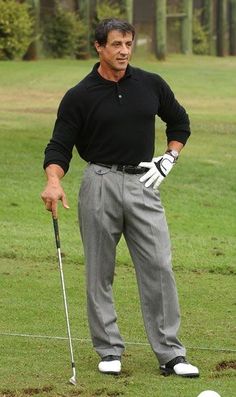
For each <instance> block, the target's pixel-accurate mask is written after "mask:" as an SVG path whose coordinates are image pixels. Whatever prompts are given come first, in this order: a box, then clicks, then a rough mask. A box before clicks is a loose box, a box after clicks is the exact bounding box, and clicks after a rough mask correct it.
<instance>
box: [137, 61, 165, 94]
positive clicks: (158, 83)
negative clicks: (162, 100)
mask: <svg viewBox="0 0 236 397" xmlns="http://www.w3.org/2000/svg"><path fill="white" fill-rule="evenodd" d="M130 70H131V72H132V75H133V77H134V78H135V79H137V80H139V81H140V82H141V83H143V84H148V85H151V86H152V87H155V88H156V89H159V90H162V89H164V90H165V89H169V85H168V83H167V82H166V81H165V80H164V79H163V78H162V77H161V76H160V75H159V74H157V73H153V72H149V71H146V70H143V69H141V68H137V67H133V66H131V67H130Z"/></svg>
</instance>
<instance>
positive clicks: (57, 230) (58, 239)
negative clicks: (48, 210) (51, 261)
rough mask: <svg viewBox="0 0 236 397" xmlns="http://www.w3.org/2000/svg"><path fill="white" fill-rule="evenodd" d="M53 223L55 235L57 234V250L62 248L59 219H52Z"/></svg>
mask: <svg viewBox="0 0 236 397" xmlns="http://www.w3.org/2000/svg"><path fill="white" fill-rule="evenodd" d="M52 221H53V227H54V233H55V239H56V246H57V248H60V246H61V244H60V237H59V226H58V220H57V218H54V217H52Z"/></svg>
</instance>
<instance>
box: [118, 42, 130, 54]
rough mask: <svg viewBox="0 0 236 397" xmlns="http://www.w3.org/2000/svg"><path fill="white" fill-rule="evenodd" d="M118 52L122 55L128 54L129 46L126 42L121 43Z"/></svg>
mask: <svg viewBox="0 0 236 397" xmlns="http://www.w3.org/2000/svg"><path fill="white" fill-rule="evenodd" d="M120 53H121V54H122V55H128V54H129V48H128V47H127V45H126V44H123V45H122V47H121V49H120Z"/></svg>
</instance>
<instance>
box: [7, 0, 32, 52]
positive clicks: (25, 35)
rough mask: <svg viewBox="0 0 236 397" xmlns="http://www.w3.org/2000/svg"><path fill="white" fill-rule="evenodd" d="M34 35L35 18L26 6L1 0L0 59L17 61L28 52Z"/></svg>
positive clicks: (10, 0)
mask: <svg viewBox="0 0 236 397" xmlns="http://www.w3.org/2000/svg"><path fill="white" fill-rule="evenodd" d="M32 35H33V18H32V17H31V16H30V14H29V9H28V6H27V5H26V4H20V3H16V2H15V1H14V0H5V1H3V0H0V59H2V60H4V59H15V58H17V57H22V56H23V55H24V53H25V52H26V50H27V48H28V46H29V44H30V42H31V40H32Z"/></svg>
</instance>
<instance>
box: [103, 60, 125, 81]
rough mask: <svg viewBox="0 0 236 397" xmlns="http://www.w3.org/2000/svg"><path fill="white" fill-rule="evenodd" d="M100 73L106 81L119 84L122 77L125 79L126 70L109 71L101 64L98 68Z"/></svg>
mask: <svg viewBox="0 0 236 397" xmlns="http://www.w3.org/2000/svg"><path fill="white" fill-rule="evenodd" d="M98 73H99V74H100V75H101V76H102V77H103V78H104V79H106V80H111V81H116V82H117V81H119V80H120V79H122V77H124V75H125V70H113V69H108V68H106V67H104V66H103V65H101V64H100V65H99V67H98Z"/></svg>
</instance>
